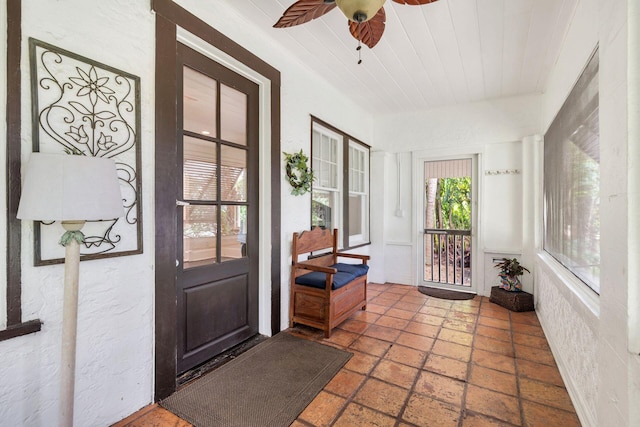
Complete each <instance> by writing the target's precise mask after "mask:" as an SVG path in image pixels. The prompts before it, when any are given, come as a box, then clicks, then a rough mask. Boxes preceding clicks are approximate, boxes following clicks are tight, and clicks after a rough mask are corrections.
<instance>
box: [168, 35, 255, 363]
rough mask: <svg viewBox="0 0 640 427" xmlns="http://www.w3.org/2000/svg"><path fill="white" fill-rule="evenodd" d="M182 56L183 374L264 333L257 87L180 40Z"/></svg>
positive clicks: (180, 347) (180, 271)
mask: <svg viewBox="0 0 640 427" xmlns="http://www.w3.org/2000/svg"><path fill="white" fill-rule="evenodd" d="M179 60H180V61H179V67H178V76H179V77H180V78H181V81H182V82H183V84H182V93H181V94H179V96H178V104H179V105H178V111H179V117H181V119H180V120H179V121H178V125H179V129H178V158H180V159H182V164H181V165H177V167H178V168H179V169H180V171H179V172H180V175H182V177H183V179H182V187H181V188H180V189H179V191H178V197H177V200H178V202H177V209H178V212H177V218H178V224H177V230H178V233H180V234H179V235H178V236H177V241H178V256H177V261H178V275H177V289H176V292H177V303H178V342H177V355H178V373H182V372H184V371H186V370H188V369H191V368H193V367H195V366H197V365H198V364H200V363H202V362H205V361H207V360H208V359H211V358H213V357H214V356H216V355H218V354H219V353H221V352H223V351H225V350H227V349H229V348H230V347H232V346H234V345H236V344H239V343H241V342H242V341H244V340H246V339H247V338H250V337H251V336H253V335H255V334H256V333H257V331H258V283H257V268H258V252H257V247H256V246H257V245H256V244H254V242H257V236H258V212H257V202H258V194H257V171H258V167H257V165H258V156H257V148H258V147H257V135H258V133H257V127H258V87H257V85H255V84H254V83H253V82H251V81H249V80H246V79H245V78H243V77H242V76H240V75H238V74H236V73H234V72H232V71H230V70H228V69H226V68H224V67H223V66H221V65H219V64H217V63H215V62H213V61H211V60H210V59H208V58H206V57H204V56H203V55H201V54H199V53H197V52H195V51H193V50H191V49H189V48H187V47H185V46H182V45H179ZM218 135H219V136H220V137H218Z"/></svg>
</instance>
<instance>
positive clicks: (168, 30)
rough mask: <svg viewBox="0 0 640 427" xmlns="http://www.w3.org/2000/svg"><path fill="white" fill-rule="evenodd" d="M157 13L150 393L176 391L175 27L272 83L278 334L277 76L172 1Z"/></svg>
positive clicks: (159, 1)
mask: <svg viewBox="0 0 640 427" xmlns="http://www.w3.org/2000/svg"><path fill="white" fill-rule="evenodd" d="M151 6H152V9H153V10H154V11H155V13H156V67H155V69H156V87H155V94H156V106H155V110H156V111H155V114H156V129H155V135H156V141H155V162H156V166H155V177H156V178H155V202H156V205H155V212H156V213H155V229H156V234H155V238H156V242H155V247H156V254H155V268H156V272H155V283H156V295H155V393H154V399H155V400H156V401H158V400H161V399H164V398H165V397H167V396H169V395H170V394H171V393H173V392H174V391H175V390H176V386H177V384H176V373H177V363H176V344H177V343H176V336H177V321H176V316H177V310H176V302H175V300H176V274H175V272H176V270H175V269H176V267H175V254H176V244H177V243H176V220H175V215H176V200H175V194H174V193H172V192H169V191H165V189H166V188H175V185H176V182H177V179H178V177H177V176H176V168H175V162H174V161H173V160H175V158H176V144H175V136H176V126H177V117H176V93H177V91H176V85H177V73H176V67H175V66H174V65H175V64H176V60H177V54H176V44H177V27H178V26H180V27H181V28H183V29H185V30H187V31H188V32H190V33H191V34H194V35H196V36H197V37H199V38H201V39H202V40H204V41H206V42H207V43H209V44H210V45H212V46H214V47H216V48H217V49H220V50H221V51H223V52H225V53H226V54H228V55H230V56H231V57H233V58H235V59H236V60H237V61H239V62H241V63H243V64H244V65H246V66H248V67H250V68H251V69H253V70H255V71H256V72H258V73H259V74H261V75H262V76H264V77H265V78H267V79H269V80H270V83H271V176H270V179H271V254H270V255H271V331H272V333H274V334H275V333H277V332H279V331H280V274H281V272H280V258H281V257H280V247H281V242H280V229H281V225H280V215H281V209H280V191H281V189H280V157H281V156H280V72H279V71H278V70H276V69H275V68H273V67H272V66H270V65H269V64H267V63H266V62H264V61H263V60H261V59H260V58H258V57H257V56H256V55H254V54H252V53H251V52H249V51H248V50H246V49H245V48H243V47H242V46H240V45H238V44H237V43H236V42H234V41H233V40H231V39H229V38H228V37H226V36H225V35H223V34H222V33H220V32H218V31H216V30H215V29H214V28H212V27H211V26H209V25H208V24H207V23H206V22H204V21H202V20H201V19H199V18H198V17H196V16H195V15H193V14H191V13H190V12H188V11H186V10H185V9H183V8H182V7H180V6H178V5H177V4H176V3H174V2H173V1H171V0H152V1H151Z"/></svg>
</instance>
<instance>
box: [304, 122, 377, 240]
mask: <svg viewBox="0 0 640 427" xmlns="http://www.w3.org/2000/svg"><path fill="white" fill-rule="evenodd" d="M311 159H312V160H311V167H312V169H313V172H314V174H315V178H316V179H315V181H314V182H313V190H312V194H311V225H312V226H313V227H316V226H319V227H325V228H329V229H333V228H337V229H338V230H340V236H342V240H341V241H340V242H339V245H340V246H341V247H342V248H351V247H355V246H359V245H364V244H368V243H369V146H367V145H365V144H363V143H361V142H360V141H357V140H355V139H353V138H351V137H350V136H348V135H346V134H344V133H343V132H340V131H339V130H337V129H335V128H333V127H331V126H329V125H327V124H326V123H322V122H320V121H319V120H317V119H312V135H311Z"/></svg>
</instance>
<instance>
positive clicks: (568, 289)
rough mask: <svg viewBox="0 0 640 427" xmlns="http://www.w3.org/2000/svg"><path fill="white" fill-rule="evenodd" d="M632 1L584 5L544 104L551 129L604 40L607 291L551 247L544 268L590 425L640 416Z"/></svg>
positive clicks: (559, 343) (549, 331) (567, 369)
mask: <svg viewBox="0 0 640 427" xmlns="http://www.w3.org/2000/svg"><path fill="white" fill-rule="evenodd" d="M629 3H631V2H629ZM627 7H628V2H627V1H626V0H607V1H596V0H585V1H582V2H580V4H579V6H578V9H577V11H576V16H575V18H574V21H573V23H572V26H571V28H570V30H569V33H568V35H567V38H566V44H565V46H564V48H563V50H562V53H561V56H560V59H559V61H558V62H557V64H556V67H555V69H554V72H553V74H552V75H551V78H550V81H549V90H548V92H547V94H546V95H545V102H544V116H543V123H544V124H545V129H546V126H548V124H549V123H550V122H551V121H552V120H553V117H554V116H555V114H556V112H557V110H558V109H559V108H560V106H561V104H562V102H563V101H564V99H565V98H566V95H567V93H568V92H569V91H570V90H571V87H572V86H573V84H574V83H575V81H576V80H577V78H578V76H579V75H580V72H581V70H582V68H583V67H584V65H586V62H587V60H588V58H589V56H590V54H591V52H592V51H593V49H594V48H595V46H596V44H597V43H599V46H600V152H601V162H600V173H601V187H600V191H601V197H600V200H601V237H600V238H601V273H600V282H601V293H600V296H599V297H598V296H596V295H595V294H593V293H592V292H591V291H589V290H587V289H586V287H585V286H584V285H583V284H582V283H580V282H579V281H577V280H575V278H573V277H572V276H571V275H570V274H566V271H565V270H564V269H563V268H561V267H559V266H558V265H557V263H555V262H554V261H553V260H551V259H550V258H549V257H548V256H546V255H544V254H541V255H540V256H539V258H538V262H537V265H536V273H537V276H536V291H537V294H536V296H537V310H538V316H539V317H540V320H541V323H542V325H543V328H544V330H545V333H546V335H547V338H548V340H549V343H550V345H551V347H552V349H553V351H554V355H555V357H556V361H557V362H558V366H559V368H560V371H561V372H562V374H563V378H564V379H565V383H566V385H567V388H568V390H569V393H570V395H571V396H572V399H573V402H574V405H575V407H576V410H577V411H578V414H579V416H580V419H581V421H582V423H583V424H584V425H585V426H604V425H615V426H635V425H638V424H639V423H640V418H639V417H638V410H637V409H635V407H636V406H637V397H638V390H639V385H638V379H637V372H638V371H637V366H638V356H637V354H636V355H633V354H631V353H630V352H629V351H628V342H629V338H628V337H629V335H628V330H629V329H628V325H629V323H628V315H627V313H628V303H629V300H628V289H629V288H630V287H637V281H635V280H631V279H630V277H629V275H628V268H627V265H628V263H629V264H631V263H637V258H638V255H639V254H638V250H637V247H636V246H633V245H634V243H633V242H631V241H630V240H631V239H632V238H631V237H629V231H630V229H631V227H630V225H629V224H630V222H631V218H637V211H632V210H630V209H629V208H630V206H633V205H636V206H637V202H638V194H637V193H636V194H633V193H628V192H627V188H628V180H629V179H630V178H629V173H630V171H629V169H628V165H629V164H630V162H631V158H630V157H629V153H631V147H634V146H635V145H637V141H633V140H630V138H629V136H628V129H629V120H633V119H630V118H628V114H627V105H628V102H629V99H628V96H629V95H628V94H627V88H628V84H627V79H628V77H627V57H628V49H627V41H628V38H627V37H628V36H627V28H628V26H630V25H631V23H630V22H628V16H627ZM636 19H637V17H636ZM635 25H637V22H636V23H635ZM635 120H637V117H636V118H635ZM637 155H638V153H637V152H635V156H636V157H635V158H634V162H635V161H637ZM538 221H540V218H538ZM634 221H635V220H634ZM636 278H637V277H636ZM634 373H635V375H636V376H635V377H634Z"/></svg>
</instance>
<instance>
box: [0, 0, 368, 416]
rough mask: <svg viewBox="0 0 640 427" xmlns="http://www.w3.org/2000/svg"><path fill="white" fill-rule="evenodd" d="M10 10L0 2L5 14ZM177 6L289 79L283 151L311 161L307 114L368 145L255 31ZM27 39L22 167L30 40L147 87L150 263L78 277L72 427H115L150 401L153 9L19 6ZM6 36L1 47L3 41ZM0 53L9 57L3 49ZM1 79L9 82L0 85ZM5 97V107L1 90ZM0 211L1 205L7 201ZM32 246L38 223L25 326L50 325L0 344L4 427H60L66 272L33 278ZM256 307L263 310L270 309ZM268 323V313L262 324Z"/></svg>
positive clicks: (91, 0)
mask: <svg viewBox="0 0 640 427" xmlns="http://www.w3.org/2000/svg"><path fill="white" fill-rule="evenodd" d="M5 3H6V1H2V6H1V7H2V10H3V11H4V10H5ZM178 3H179V4H181V5H182V6H183V7H185V8H187V9H188V10H190V11H192V12H193V13H194V14H197V15H198V16H200V17H202V18H204V19H205V20H206V21H207V22H208V23H209V24H210V25H211V26H213V27H214V28H216V29H217V30H219V31H221V32H222V33H223V34H225V35H227V36H228V37H230V38H232V39H233V40H235V41H236V42H238V43H239V44H241V45H242V46H243V47H245V48H247V49H249V50H250V51H252V52H254V53H255V54H256V55H258V56H259V57H261V58H262V59H263V60H265V61H267V62H269V63H270V64H271V65H273V66H274V67H275V68H277V69H279V70H280V71H281V72H282V100H281V101H282V102H281V115H282V122H281V128H282V151H287V152H292V151H298V150H300V148H302V149H303V150H304V151H305V153H309V152H310V115H315V116H317V117H319V118H321V119H322V120H324V121H326V122H328V123H330V124H332V125H334V126H335V127H337V128H339V129H341V130H343V131H345V132H347V133H350V134H351V135H353V136H354V137H356V138H358V139H360V140H362V141H364V142H366V143H371V142H372V132H373V129H372V118H371V117H370V116H369V115H368V114H367V113H366V112H365V111H364V110H363V109H361V108H359V107H357V106H356V105H355V104H354V103H353V102H351V101H350V100H348V99H344V98H343V97H342V96H341V94H340V93H338V92H337V91H336V90H335V89H333V88H332V87H331V86H330V85H329V84H328V83H326V82H324V81H323V80H322V79H321V78H320V77H319V76H317V75H316V74H315V73H314V72H313V70H310V69H308V68H307V67H306V66H305V65H303V64H300V63H298V62H296V61H293V60H291V59H290V57H289V55H288V54H287V53H286V52H283V51H280V50H279V49H277V48H276V47H274V46H275V44H274V43H272V42H270V40H269V37H268V36H267V35H265V34H263V33H261V32H259V31H254V30H252V29H251V28H252V27H251V26H249V25H246V23H245V22H243V21H242V17H240V16H238V15H237V14H236V13H234V12H232V11H231V10H230V8H229V6H227V5H226V4H225V3H224V2H206V3H204V2H201V1H195V0H184V1H179V2H178ZM0 17H1V16H0ZM4 22H5V19H2V23H3V24H4ZM22 28H23V57H22V69H23V95H22V103H23V105H22V114H23V123H22V139H23V144H22V149H23V153H24V155H23V160H24V161H26V159H27V158H28V153H30V152H31V120H30V117H31V116H30V108H31V98H30V90H29V88H30V82H29V73H28V70H29V61H28V47H27V43H28V38H29V37H35V38H37V39H40V40H42V41H45V42H48V43H51V44H53V45H55V46H59V47H61V48H63V49H66V50H70V51H72V52H75V53H78V54H80V55H83V56H86V57H88V58H91V59H93V60H96V61H99V62H102V63H105V64H108V65H111V66H114V67H116V68H119V69H122V70H124V71H127V72H130V73H132V74H134V75H137V76H139V77H140V78H141V107H142V171H143V175H142V183H143V190H142V194H143V199H142V203H143V215H144V218H143V221H144V253H143V254H141V255H135V256H127V257H118V258H111V259H104V260H95V261H86V262H82V263H81V266H80V289H81V290H80V304H79V318H78V325H79V330H78V357H77V367H76V372H77V380H76V396H77V397H76V403H75V409H76V410H75V421H76V424H77V425H81V426H104V425H109V424H111V423H113V422H116V421H118V420H120V419H122V418H124V417H125V416H127V415H129V414H131V413H133V412H134V411H136V410H138V409H140V408H141V407H143V406H145V405H147V404H149V403H150V402H151V401H152V398H153V351H154V348H153V334H154V330H153V329H154V319H153V300H154V285H155V284H154V241H153V236H154V224H153V218H154V210H153V207H154V200H153V194H154V186H153V184H154V150H153V147H154V133H153V132H154V119H155V118H154V96H153V94H154V87H155V82H154V75H155V62H154V61H155V54H154V51H155V17H154V14H153V12H151V10H150V2H149V1H148V0H135V1H131V0H111V1H108V2H105V1H100V0H64V1H55V2H43V1H41V0H23V24H22ZM248 28H249V29H248ZM2 34H3V37H4V34H5V32H4V31H3V32H2ZM2 46H3V47H2V49H5V46H6V43H2ZM0 53H4V50H3V51H0ZM5 56H6V55H4V54H3V55H2V57H3V61H4V58H5ZM4 79H5V76H4V74H2V77H0V83H3V82H4ZM5 86H6V85H3V89H4V87H5ZM0 95H2V96H4V91H3V92H0ZM3 127H4V120H3V121H2V124H0V130H2V131H3V134H4V128H3ZM4 156H5V153H4V151H3V152H2V154H0V165H2V166H0V168H4ZM0 170H1V169H0ZM283 175H284V174H283ZM2 185H4V182H3V184H2ZM289 191H290V188H289V184H288V183H287V182H286V181H285V180H284V178H283V181H282V193H283V195H282V206H281V208H282V220H281V223H282V266H281V269H282V305H281V314H282V316H281V317H282V327H283V328H285V327H287V321H288V275H289V266H290V262H291V260H290V242H291V235H292V233H293V232H294V231H300V230H302V229H306V228H309V225H310V215H309V209H310V197H309V195H306V196H302V197H295V196H292V195H290V194H289ZM2 200H3V202H2V203H4V197H3V198H2ZM4 229H5V227H2V230H3V231H2V232H0V234H1V233H4ZM32 239H33V228H32V224H31V223H30V222H25V223H24V224H23V242H22V263H23V265H22V267H23V317H24V318H25V319H33V318H39V319H41V320H42V321H43V322H44V325H43V328H42V331H40V332H38V333H35V334H30V335H27V336H24V337H20V338H15V339H11V340H8V341H3V342H0V378H2V379H3V381H2V384H1V385H0V402H2V404H0V420H1V421H0V424H2V425H5V424H6V425H15V426H21V425H25V426H49V425H55V424H57V418H58V387H59V381H58V372H59V358H60V356H59V355H60V344H59V343H60V335H61V328H60V322H61V317H62V314H61V305H62V281H63V266H62V265H57V266H48V267H37V268H36V267H33V248H32V247H33V245H32ZM0 259H2V260H4V256H1V257H0ZM3 286H4V284H3ZM265 286H270V283H267V284H266V285H265ZM261 304H266V305H267V306H268V305H269V304H270V302H269V301H262V302H261ZM264 314H265V313H262V312H261V316H262V315H264ZM266 315H267V316H268V315H269V313H266ZM264 320H265V319H261V322H262V323H265V322H264ZM266 323H267V324H268V323H270V320H269V319H266Z"/></svg>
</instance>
